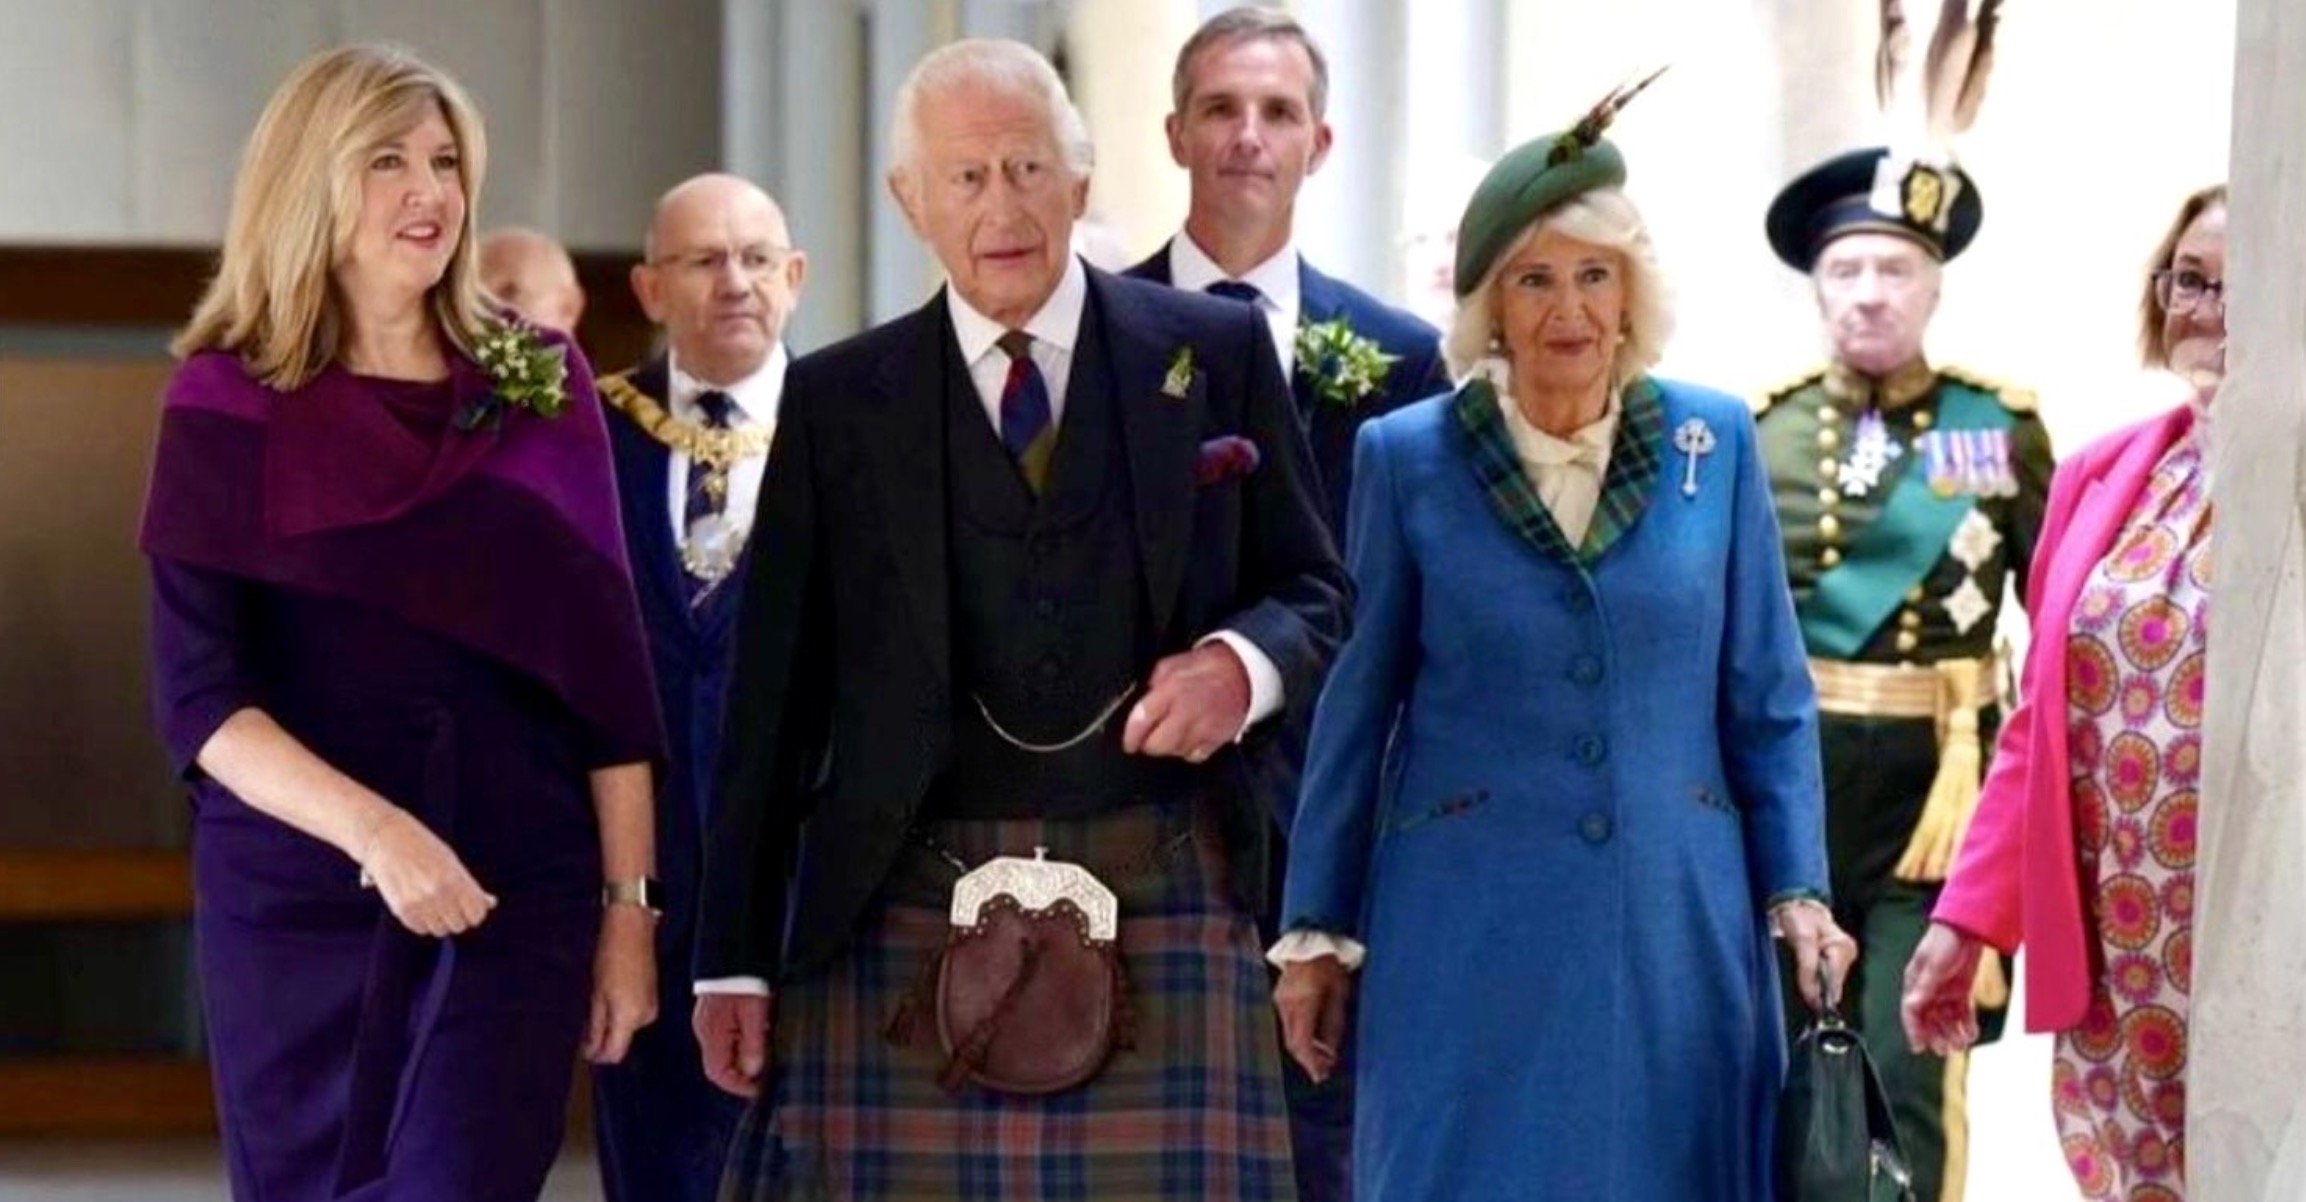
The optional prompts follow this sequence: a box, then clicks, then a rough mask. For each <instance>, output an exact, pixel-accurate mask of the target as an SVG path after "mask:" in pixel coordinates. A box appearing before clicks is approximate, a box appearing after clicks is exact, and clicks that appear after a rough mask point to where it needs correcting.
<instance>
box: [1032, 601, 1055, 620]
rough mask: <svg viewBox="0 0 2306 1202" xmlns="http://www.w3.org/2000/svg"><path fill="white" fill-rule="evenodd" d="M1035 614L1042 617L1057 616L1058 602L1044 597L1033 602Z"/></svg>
mask: <svg viewBox="0 0 2306 1202" xmlns="http://www.w3.org/2000/svg"><path fill="white" fill-rule="evenodd" d="M1033 615H1034V616H1035V617H1041V618H1054V617H1056V616H1057V603H1056V602H1055V601H1052V600H1050V599H1049V598H1047V597H1043V598H1041V599H1040V600H1038V601H1035V602H1034V603H1033Z"/></svg>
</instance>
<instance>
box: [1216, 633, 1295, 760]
mask: <svg viewBox="0 0 2306 1202" xmlns="http://www.w3.org/2000/svg"><path fill="white" fill-rule="evenodd" d="M1212 642H1217V643H1223V644H1225V645H1226V646H1227V647H1230V648H1232V649H1233V654H1234V656H1235V657H1236V658H1238V659H1240V661H1241V667H1242V669H1243V670H1245V671H1247V672H1248V673H1249V716H1248V717H1247V718H1246V719H1244V720H1243V721H1242V723H1241V729H1240V730H1238V731H1235V732H1234V734H1233V741H1234V742H1236V743H1238V742H1240V741H1241V740H1242V738H1243V737H1244V736H1246V735H1248V733H1249V728H1250V727H1253V726H1255V725H1257V724H1258V723H1260V722H1263V721H1264V720H1266V719H1267V718H1270V717H1272V716H1273V715H1275V714H1277V713H1280V712H1281V703H1282V702H1283V701H1284V700H1286V698H1284V697H1283V696H1282V695H1281V669H1279V668H1276V667H1274V666H1273V659H1272V657H1270V656H1268V655H1266V654H1265V652H1263V651H1261V650H1259V649H1258V647H1257V644H1255V643H1252V642H1250V641H1249V640H1248V639H1246V638H1244V637H1242V636H1241V635H1240V634H1237V633H1235V632H1234V631H1230V630H1220V631H1217V632H1215V633H1213V634H1211V635H1209V636H1208V637H1206V638H1204V639H1202V640H1201V641H1200V642H1198V643H1195V644H1193V645H1194V646H1195V647H1197V648H1198V647H1206V646H1208V645H1209V644H1210V643H1212Z"/></svg>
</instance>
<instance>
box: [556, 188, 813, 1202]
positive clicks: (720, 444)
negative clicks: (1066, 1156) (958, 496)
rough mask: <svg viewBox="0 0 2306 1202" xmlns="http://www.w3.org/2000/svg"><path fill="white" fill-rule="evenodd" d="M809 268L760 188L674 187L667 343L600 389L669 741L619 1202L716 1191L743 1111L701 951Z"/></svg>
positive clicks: (618, 1124) (618, 1162) (662, 225)
mask: <svg viewBox="0 0 2306 1202" xmlns="http://www.w3.org/2000/svg"><path fill="white" fill-rule="evenodd" d="M807 268H808V261H807V259H806V258H805V257H804V256H803V255H802V254H801V252H800V251H799V250H797V249H795V248H794V246H793V239H792V236H791V234H790V232H789V231H788V230H787V229H786V226H785V216H784V214H783V212H781V211H780V210H779V209H778V208H777V204H776V202H775V201H774V200H772V199H770V198H769V196H768V194H767V193H765V192H763V191H761V189H760V188H758V187H756V186H754V185H753V184H752V183H751V182H750V181H747V180H743V179H739V178H737V177H735V176H731V175H719V174H713V175H701V176H698V177H696V178H694V179H691V180H688V181H686V182H684V183H681V184H679V185H677V186H675V187H674V188H673V189H672V190H671V191H669V192H667V193H665V195H664V198H663V199H662V200H659V201H658V202H657V208H656V214H655V217H654V219H653V220H652V221H651V222H650V224H649V231H648V237H647V239H646V242H645V247H644V250H643V260H642V262H641V264H640V265H639V266H637V267H635V268H633V272H632V284H633V292H634V293H635V295H636V296H637V297H638V298H639V300H640V302H641V308H642V309H644V310H645V311H646V312H647V313H648V316H649V320H651V321H653V322H655V323H656V324H657V325H659V326H661V327H663V329H664V334H665V352H664V353H663V354H662V355H659V356H658V357H656V358H654V359H652V360H650V361H649V362H647V363H644V364H642V365H641V366H640V367H638V368H635V369H634V370H632V371H630V372H626V373H622V374H619V375H614V376H610V377H608V378H606V379H604V380H602V381H601V383H600V394H601V399H602V400H603V401H604V402H606V403H607V405H608V407H609V408H610V409H612V410H614V411H615V412H614V414H613V415H612V416H610V418H609V419H608V420H609V432H610V438H611V442H612V443H613V444H614V446H615V449H616V467H617V486H618V491H619V493H620V494H621V500H622V505H623V517H624V527H625V541H626V543H627V545H628V548H629V550H630V552H631V559H632V567H633V577H634V582H635V584H636V585H637V586H638V587H637V591H638V593H639V595H640V601H641V616H642V618H643V620H644V624H645V625H646V626H647V628H648V634H649V651H650V657H651V659H652V660H653V661H654V665H655V668H656V678H657V700H658V704H659V705H660V706H661V707H662V708H663V710H664V716H665V731H666V734H667V737H668V739H669V744H668V745H669V747H670V748H671V752H670V757H669V762H668V763H667V764H666V765H665V770H664V772H663V773H662V774H661V775H660V776H659V778H658V779H659V781H660V790H659V793H658V797H657V808H656V814H657V844H656V846H657V869H658V873H659V875H660V876H661V877H662V878H663V881H664V890H663V899H664V900H663V905H664V908H665V912H664V916H663V918H662V920H661V922H660V925H659V927H658V931H657V975H658V993H659V995H660V1004H659V1010H658V1013H659V1014H661V1015H662V1016H663V1017H662V1018H660V1019H659V1021H658V1022H657V1023H656V1024H655V1025H654V1026H652V1027H649V1028H647V1029H646V1030H645V1031H643V1032H642V1033H641V1035H640V1036H638V1037H636V1038H635V1039H634V1041H633V1049H632V1053H631V1054H630V1055H628V1056H627V1057H626V1058H625V1062H624V1063H623V1064H620V1065H616V1066H614V1067H611V1068H604V1069H601V1070H598V1071H597V1073H596V1075H595V1085H596V1088H595V1091H594V1096H595V1106H594V1111H595V1114H596V1116H597V1119H598V1123H599V1128H600V1132H599V1134H600V1163H601V1177H602V1184H603V1187H604V1189H605V1192H606V1195H607V1198H608V1202H643V1200H645V1202H706V1200H707V1199H710V1198H711V1197H713V1195H714V1190H715V1188H716V1187H717V1186H718V1184H719V1181H720V1170H721V1161H722V1159H723V1157H724V1156H725V1155H726V1152H727V1148H728V1141H729V1136H730V1133H731V1131H732V1130H733V1128H734V1127H735V1124H736V1120H737V1117H738V1115H739V1114H740V1113H741V1112H742V1109H743V1107H742V1106H741V1105H740V1104H738V1102H737V1101H736V1099H734V1098H731V1097H729V1096H727V1095H725V1094H723V1093H721V1092H720V1091H719V1090H717V1089H715V1088H713V1086H712V1085H711V1084H710V1083H708V1082H707V1081H706V1080H705V1078H704V1072H703V1069H702V1067H701V1065H702V1057H701V1055H700V1054H699V1052H698V1050H697V1043H696V1037H695V1035H694V1034H692V1032H691V1030H690V1026H689V1022H688V1014H689V1009H690V1006H691V1002H692V999H691V997H690V978H689V961H690V958H691V955H692V953H693V950H694V944H695V939H696V905H697V881H698V878H699V876H700V875H701V873H702V865H703V856H704V831H705V830H706V829H707V826H708V824H709V822H710V818H711V809H712V802H713V797H712V785H713V769H714V762H715V760H716V759H717V758H718V754H719V746H720V736H721V702H722V698H723V697H724V696H725V695H726V693H727V691H728V684H729V664H730V660H731V648H732V646H733V644H734V641H735V627H736V619H737V609H738V600H737V593H738V582H739V581H740V580H742V579H743V571H742V563H743V560H744V554H745V547H746V545H747V543H748V541H749V540H748V535H749V534H750V532H751V526H752V521H753V509H754V506H755V503H756V502H757V500H758V498H759V496H760V492H761V481H762V476H763V474H764V468H765V465H766V463H767V459H768V451H769V440H770V437H771V435H772V434H773V433H774V432H775V430H776V426H777V408H778V404H779V402H780V401H781V400H782V399H783V395H784V387H785V361H786V352H785V347H784V342H783V339H784V330H785V322H786V320H787V319H788V318H790V317H791V316H792V313H793V308H794V306H795V305H796V304H797V303H798V302H799V300H800V294H801V282H802V279H803V277H804V275H805V274H806V272H807Z"/></svg>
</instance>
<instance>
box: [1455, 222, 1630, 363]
mask: <svg viewBox="0 0 2306 1202" xmlns="http://www.w3.org/2000/svg"><path fill="white" fill-rule="evenodd" d="M1547 230H1552V231H1554V232H1555V233H1558V234H1561V235H1562V236H1564V237H1568V238H1575V239H1577V240H1578V241H1580V242H1587V243H1591V244H1592V245H1595V246H1598V247H1601V248H1603V249H1605V250H1612V251H1616V252H1617V253H1618V254H1619V255H1620V256H1622V257H1623V258H1624V259H1625V275H1626V298H1625V318H1626V326H1627V329H1626V337H1625V341H1624V342H1622V343H1620V344H1619V345H1618V349H1617V358H1616V360H1615V362H1613V363H1612V364H1611V365H1610V374H1611V377H1612V378H1611V380H1610V385H1611V387H1613V388H1623V387H1624V386H1625V385H1627V384H1629V383H1631V382H1632V381H1633V380H1634V379H1635V377H1638V376H1640V375H1641V374H1642V373H1644V372H1646V371H1648V370H1649V369H1650V368H1652V367H1655V366H1657V362H1658V360H1660V359H1662V358H1664V357H1665V344H1666V340H1667V339H1669V338H1671V337H1672V336H1673V320H1674V317H1673V293H1672V290H1671V289H1669V288H1668V287H1667V286H1666V282H1665V273H1664V271H1663V270H1662V269H1660V267H1659V266H1658V261H1657V247H1656V246H1655V244H1653V243H1652V242H1651V241H1650V237H1649V226H1648V224H1647V223H1645V222H1644V221H1643V220H1642V217H1641V210H1639V209H1637V208H1635V207H1634V204H1633V201H1632V199H1631V198H1629V197H1627V196H1626V194H1625V193H1624V192H1622V191H1619V190H1618V189H1616V188H1596V189H1594V190H1593V191H1591V192H1586V193H1584V194H1582V195H1580V196H1577V197H1575V198H1572V199H1571V200H1569V201H1566V202H1564V203H1563V204H1561V205H1560V206H1559V207H1556V208H1553V209H1549V210H1547V211H1546V212H1544V213H1541V214H1539V215H1538V217H1537V219H1536V220H1534V221H1532V222H1530V223H1529V224H1528V225H1527V226H1525V227H1523V229H1522V231H1521V234H1520V236H1519V237H1516V238H1515V239H1514V240H1513V244H1512V245H1511V246H1509V247H1508V248H1506V251H1505V253H1503V254H1501V255H1499V256H1497V261H1496V262H1495V263H1493V264H1491V265H1490V268H1489V272H1488V274H1486V275H1484V276H1482V277H1481V283H1480V285H1479V286H1477V287H1475V288H1474V289H1473V291H1471V292H1469V293H1467V294H1466V295H1465V298H1464V299H1463V300H1460V301H1458V302H1457V311H1456V312H1455V313H1454V314H1453V315H1452V316H1451V317H1450V321H1449V332H1448V335H1447V336H1446V337H1445V338H1444V339H1443V343H1442V350H1443V353H1444V354H1446V355H1447V356H1448V358H1449V367H1450V370H1451V371H1452V372H1453V373H1454V374H1456V375H1457V376H1458V377H1459V378H1461V379H1462V378H1463V377H1465V376H1467V375H1469V374H1471V373H1472V371H1473V369H1474V368H1475V367H1476V366H1478V365H1479V364H1480V363H1481V362H1482V360H1484V359H1489V358H1493V357H1495V356H1496V355H1498V354H1499V350H1498V347H1497V341H1498V333H1497V277H1498V276H1499V274H1501V273H1502V272H1504V270H1505V268H1506V265H1507V264H1509V263H1511V262H1513V260H1514V258H1515V257H1516V256H1518V255H1519V254H1520V253H1521V252H1522V250H1523V248H1525V247H1527V246H1528V245H1529V244H1530V243H1531V242H1533V241H1535V240H1536V239H1537V237H1538V236H1539V235H1540V234H1543V233H1545V232H1546V231H1547Z"/></svg>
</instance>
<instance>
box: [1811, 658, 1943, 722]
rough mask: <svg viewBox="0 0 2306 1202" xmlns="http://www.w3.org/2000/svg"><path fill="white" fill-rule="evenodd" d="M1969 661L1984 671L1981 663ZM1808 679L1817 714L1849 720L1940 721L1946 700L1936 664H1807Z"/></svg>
mask: <svg viewBox="0 0 2306 1202" xmlns="http://www.w3.org/2000/svg"><path fill="white" fill-rule="evenodd" d="M1953 662H1957V663H1959V662H1970V663H1976V664H1978V665H1979V666H1980V670H1981V671H1982V670H1983V668H1984V662H1985V661H1983V660H1970V661H1953ZM1810 679H1811V680H1812V681H1814V682H1816V684H1817V687H1818V710H1819V712H1821V713H1827V714H1840V715H1843V716H1844V717H1851V718H1943V716H1944V710H1945V708H1946V706H1947V702H1948V701H1950V698H1948V697H1947V696H1946V694H1947V692H1948V691H1949V690H1948V689H1947V686H1946V676H1945V674H1944V673H1943V672H1941V671H1940V670H1939V669H1938V668H1937V667H1936V666H1935V665H1932V666H1929V667H1917V666H1914V665H1912V664H1853V663H1848V662H1845V661H1843V660H1835V659H1812V660H1811V661H1810Z"/></svg>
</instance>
